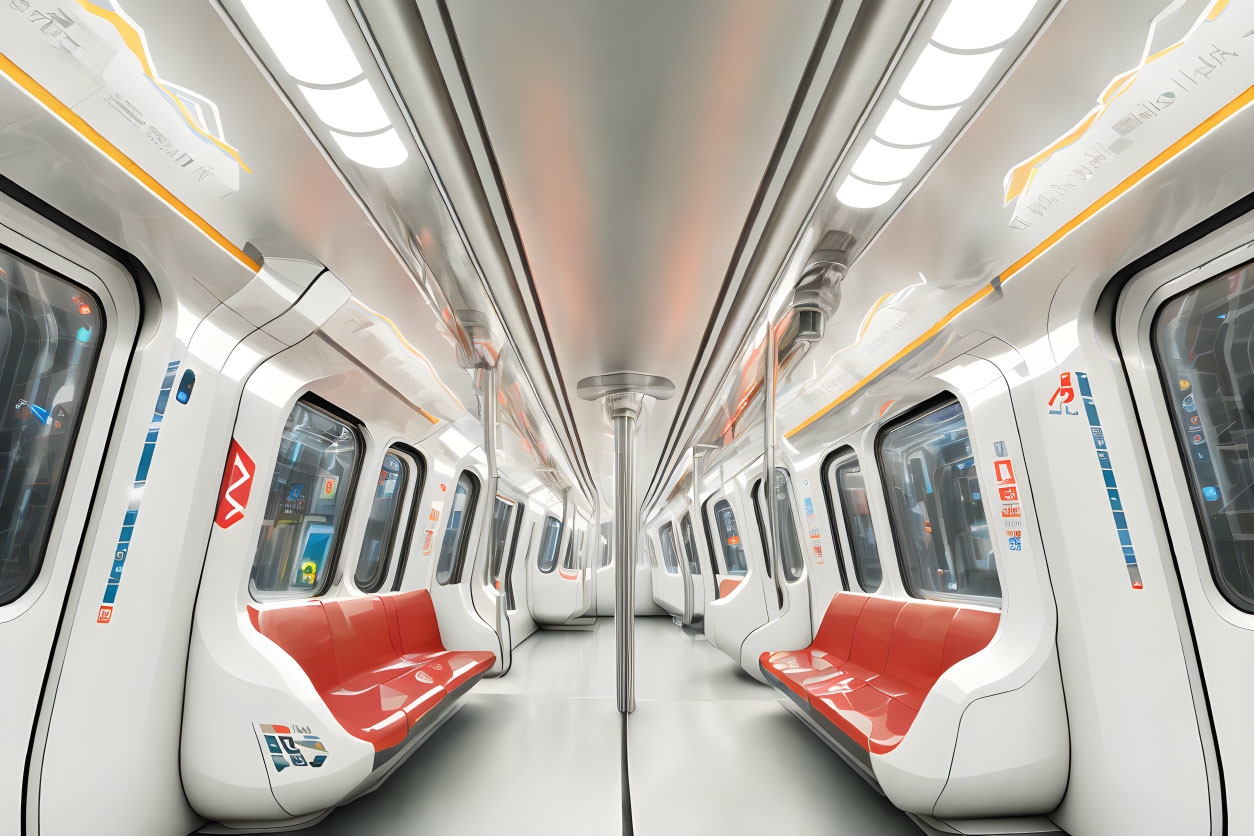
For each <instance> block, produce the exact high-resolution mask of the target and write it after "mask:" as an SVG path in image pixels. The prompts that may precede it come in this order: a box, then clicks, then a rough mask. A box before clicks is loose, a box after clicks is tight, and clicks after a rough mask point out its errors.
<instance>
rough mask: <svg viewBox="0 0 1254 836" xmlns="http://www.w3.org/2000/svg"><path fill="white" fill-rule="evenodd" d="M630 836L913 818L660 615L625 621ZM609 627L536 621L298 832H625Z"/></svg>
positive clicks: (879, 823)
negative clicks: (406, 746)
mask: <svg viewBox="0 0 1254 836" xmlns="http://www.w3.org/2000/svg"><path fill="white" fill-rule="evenodd" d="M636 689H637V691H636V694H637V701H638V704H637V709H636V712H635V713H634V714H632V716H631V720H630V722H629V724H628V752H629V755H630V762H631V767H630V771H631V794H632V810H633V814H634V821H635V832H636V834H637V836H670V834H679V833H693V834H703V833H720V834H741V833H745V834H753V833H775V832H789V831H790V830H791V829H794V828H795V829H797V830H798V831H799V832H816V831H821V832H824V833H832V834H849V835H850V836H853V834H858V836H862V835H863V834H876V836H896V834H902V836H907V834H908V836H917V835H918V833H919V830H918V829H917V828H916V827H915V826H914V825H913V824H911V823H910V821H909V819H907V818H906V817H905V816H904V815H903V814H901V813H900V812H898V811H896V810H895V809H893V808H892V806H891V805H889V804H888V802H887V801H885V800H884V799H883V798H881V797H880V796H878V795H877V794H876V793H875V791H874V790H872V789H871V788H870V787H869V786H867V785H866V783H865V782H863V781H862V779H861V778H859V777H858V776H857V775H855V774H854V773H853V772H852V771H851V770H850V769H849V768H848V767H847V766H845V765H844V763H842V762H841V761H840V759H839V758H837V757H836V756H835V755H834V754H832V753H831V752H830V751H829V750H828V749H827V748H826V747H825V746H824V745H823V744H822V743H821V742H820V741H819V740H818V739H817V738H815V737H814V736H813V735H812V734H811V733H810V732H809V731H808V730H806V729H805V727H803V726H802V725H801V723H800V721H798V720H797V719H796V718H794V717H792V716H791V715H790V714H789V713H788V712H787V710H785V709H784V708H783V706H782V705H780V704H779V703H778V701H777V700H776V699H775V696H776V695H775V692H773V691H772V690H771V689H770V688H767V687H766V686H764V685H760V684H759V683H757V682H755V681H754V680H753V679H751V678H750V677H748V676H747V675H745V674H743V673H742V672H741V671H739V669H737V668H736V667H735V666H734V665H733V664H732V663H731V661H730V660H728V659H727V657H726V656H724V655H723V654H721V653H719V652H718V651H717V650H715V649H714V648H713V647H710V646H709V645H708V644H707V643H706V642H705V641H703V640H702V639H699V638H694V637H692V636H689V635H686V634H685V633H683V632H682V631H680V630H679V628H677V627H675V626H674V624H672V623H671V622H670V621H669V620H668V619H663V618H642V619H639V620H637V622H636ZM619 737H620V727H619V717H618V713H617V711H616V710H615V705H614V627H613V624H612V622H611V621H610V620H609V619H603V620H601V621H599V622H598V623H597V624H596V626H595V627H593V628H591V629H588V630H579V631H568V630H563V631H547V630H546V631H543V632H541V633H539V634H537V635H536V636H534V637H532V638H530V639H528V640H527V641H526V642H524V643H523V644H522V646H520V647H519V648H518V649H517V650H516V651H515V654H514V666H513V670H512V671H511V672H510V674H509V675H508V676H506V677H505V678H504V679H497V680H484V681H482V682H481V683H480V684H479V685H477V686H476V687H475V689H474V690H473V691H472V692H471V693H470V694H469V695H468V696H467V697H466V699H465V707H464V708H462V710H461V711H460V712H458V713H457V714H456V715H455V716H454V717H453V718H452V719H451V720H449V721H448V723H447V724H446V725H445V726H444V727H443V728H442V729H440V730H439V731H438V732H436V734H435V735H434V736H433V737H432V738H431V739H430V740H428V741H427V742H426V744H424V745H423V747H422V748H421V749H419V750H418V751H417V752H416V753H415V754H414V756H413V757H411V758H410V759H409V761H408V762H407V763H405V764H404V765H403V766H401V767H400V768H399V769H398V770H397V771H396V772H395V773H393V775H392V776H391V778H389V779H388V781H387V782H385V783H384V784H383V786H382V787H380V788H379V789H378V790H376V791H375V792H374V793H372V794H370V795H368V796H366V797H365V798H362V799H359V800H358V801H356V802H354V803H352V804H350V805H348V806H347V807H343V808H341V809H339V810H336V811H335V812H334V813H332V814H331V815H330V816H329V817H328V818H327V819H326V820H325V821H323V822H322V823H320V824H318V825H317V826H315V827H313V828H310V829H308V830H306V831H303V832H304V833H309V834H314V835H315V836H340V835H341V834H343V836H347V834H363V833H368V834H378V836H394V834H395V835H396V836H399V834H418V833H440V832H449V833H464V834H554V836H565V834H570V836H609V834H618V833H621V832H622V824H621V821H622V819H621V801H620V796H619V792H620V785H621V784H620V761H619V757H620V753H619Z"/></svg>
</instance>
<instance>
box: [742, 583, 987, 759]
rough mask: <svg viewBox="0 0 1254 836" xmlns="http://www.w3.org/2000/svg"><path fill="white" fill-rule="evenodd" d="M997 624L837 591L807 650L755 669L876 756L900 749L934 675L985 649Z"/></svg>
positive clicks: (766, 659) (769, 659)
mask: <svg viewBox="0 0 1254 836" xmlns="http://www.w3.org/2000/svg"><path fill="white" fill-rule="evenodd" d="M998 621H999V615H998V614H997V613H995V612H988V611H985V610H974V609H967V608H962V607H953V606H948V605H945V604H936V603H930V602H924V601H910V602H906V601H899V600H893V599H890V598H876V597H874V596H869V595H859V594H856V593H851V592H841V593H838V594H837V595H836V596H835V597H834V598H832V602H831V604H830V605H828V608H827V613H826V614H825V615H824V616H823V622H822V624H820V625H819V629H818V632H817V633H816V634H815V636H814V641H813V642H811V644H810V646H809V647H806V648H803V649H802V650H785V651H777V652H774V653H772V652H767V653H763V654H762V656H761V657H760V659H759V666H760V667H761V670H762V673H763V674H764V675H765V676H766V679H767V681H768V682H770V683H771V684H772V685H774V686H775V687H776V688H778V689H779V690H781V691H783V692H784V693H785V694H786V695H788V696H789V697H790V698H791V699H792V700H793V701H794V702H797V703H798V704H800V705H801V706H802V707H803V708H808V709H810V711H809V712H808V713H809V714H810V716H815V715H817V716H818V717H819V718H821V719H822V720H824V721H826V723H827V724H829V725H830V726H832V727H834V728H835V729H838V730H839V731H840V732H841V733H842V735H843V736H844V737H846V738H848V739H849V740H850V741H852V742H853V743H855V744H857V745H858V746H859V747H860V748H861V749H863V750H864V751H866V752H870V753H875V754H884V753H886V752H889V751H891V750H892V749H894V748H895V747H896V746H897V745H898V744H899V743H901V741H902V739H903V738H904V737H905V735H906V732H908V731H909V730H910V726H911V724H912V723H913V722H914V718H915V716H916V715H917V714H918V712H919V709H920V708H921V707H922V706H923V700H924V699H925V698H926V697H927V695H928V692H929V691H931V690H932V686H933V685H935V684H936V681H937V680H938V679H939V678H940V676H941V674H943V673H944V672H945V671H947V670H949V668H951V667H952V666H953V665H955V664H957V663H958V662H960V661H962V660H963V659H965V658H967V657H968V656H971V655H972V654H974V653H976V652H978V651H979V650H982V649H983V648H984V647H985V646H987V645H988V643H989V642H990V641H992V638H993V634H994V633H996V632H997V624H998Z"/></svg>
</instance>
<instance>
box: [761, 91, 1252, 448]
mask: <svg viewBox="0 0 1254 836" xmlns="http://www.w3.org/2000/svg"><path fill="white" fill-rule="evenodd" d="M1251 102H1254V86H1251V87H1248V88H1246V89H1245V91H1244V92H1243V93H1241V95H1239V96H1237V97H1236V98H1235V99H1233V100H1232V101H1230V102H1228V104H1226V105H1224V106H1223V107H1221V108H1220V109H1219V110H1217V111H1215V112H1214V113H1212V114H1211V115H1210V116H1209V117H1207V118H1206V119H1205V120H1203V121H1202V122H1201V123H1200V124H1199V125H1197V127H1195V128H1193V129H1192V130H1191V131H1189V132H1188V133H1186V134H1185V135H1184V136H1182V137H1180V138H1179V139H1178V140H1176V141H1175V142H1173V143H1172V144H1171V145H1169V146H1167V148H1165V149H1164V150H1163V151H1162V152H1161V153H1159V154H1158V155H1157V156H1156V157H1154V158H1153V159H1152V160H1150V161H1149V162H1147V163H1146V164H1145V165H1143V166H1141V167H1140V168H1138V169H1137V170H1136V171H1134V172H1133V173H1132V174H1131V175H1130V176H1128V177H1127V178H1126V179H1124V180H1123V181H1122V182H1120V183H1119V184H1118V185H1117V186H1115V187H1114V188H1113V189H1111V190H1110V191H1108V192H1106V194H1104V195H1102V196H1101V197H1100V198H1098V199H1097V200H1096V201H1095V202H1094V203H1093V204H1092V205H1090V206H1089V207H1088V208H1087V209H1085V210H1084V211H1082V212H1081V213H1080V214H1078V215H1076V216H1075V217H1074V218H1072V219H1071V220H1069V221H1067V222H1066V223H1065V224H1063V225H1062V226H1061V227H1059V228H1058V229H1057V230H1056V231H1055V232H1054V233H1053V234H1051V235H1050V236H1048V237H1047V238H1046V239H1045V240H1044V241H1042V242H1041V243H1039V244H1037V245H1036V246H1035V247H1033V248H1032V249H1031V250H1029V251H1028V253H1027V254H1026V255H1025V256H1023V257H1022V258H1020V259H1019V260H1018V261H1016V262H1015V263H1014V264H1011V265H1010V266H1009V267H1007V268H1006V269H1005V270H1003V271H1002V272H1001V274H1000V275H999V276H998V277H997V280H998V281H999V282H1000V283H1001V284H1005V283H1007V282H1009V281H1010V280H1011V279H1013V278H1014V276H1015V275H1016V274H1017V273H1019V272H1020V271H1021V270H1023V268H1025V267H1027V266H1028V265H1029V264H1031V263H1032V262H1033V261H1035V260H1036V259H1037V258H1038V257H1040V255H1041V254H1042V253H1044V252H1045V251H1046V250H1048V249H1049V248H1050V247H1052V246H1054V244H1057V243H1058V242H1059V241H1061V240H1062V239H1063V238H1065V237H1066V236H1067V235H1069V234H1071V232H1072V231H1074V230H1075V229H1076V228H1077V227H1079V226H1080V224H1082V223H1084V222H1085V221H1087V220H1088V219H1089V218H1091V217H1093V216H1094V215H1096V214H1097V213H1098V212H1100V211H1101V210H1102V209H1104V208H1105V207H1106V206H1108V205H1110V204H1111V203H1113V202H1114V201H1115V200H1116V199H1118V198H1119V197H1120V196H1121V195H1123V194H1124V193H1125V192H1127V191H1128V190H1129V189H1131V188H1132V187H1133V186H1135V185H1136V184H1137V183H1140V182H1141V181H1142V180H1144V179H1145V178H1146V177H1148V176H1149V175H1151V174H1153V173H1154V172H1155V171H1157V170H1158V169H1160V168H1162V167H1163V166H1164V165H1165V164H1167V163H1168V162H1170V161H1171V160H1172V159H1173V158H1175V157H1176V156H1178V155H1179V154H1180V153H1181V152H1183V151H1184V150H1185V149H1187V148H1188V147H1189V146H1190V145H1192V144H1193V143H1195V142H1197V141H1198V140H1199V139H1201V138H1202V137H1203V136H1205V135H1206V134H1208V133H1209V132H1210V131H1211V130H1213V129H1214V128H1216V127H1217V126H1219V125H1220V124H1221V123H1223V122H1224V120H1226V119H1227V118H1228V117H1229V116H1232V115H1233V114H1235V113H1236V112H1237V111H1239V110H1241V109H1242V108H1243V107H1245V106H1246V105H1248V104H1250V103H1251ZM995 284H996V282H990V283H989V284H987V285H985V286H983V287H981V288H980V289H979V290H978V291H976V292H975V293H974V294H973V295H971V296H969V297H967V298H966V299H965V300H963V301H962V302H961V303H960V304H959V305H958V306H957V307H955V308H954V309H953V310H951V311H950V312H949V313H947V314H945V316H944V318H943V319H941V320H940V321H939V322H937V323H936V324H935V325H933V326H932V327H931V328H929V329H927V330H926V331H924V332H923V334H922V335H920V336H919V337H918V338H917V339H915V340H914V341H912V342H911V343H910V344H909V345H907V346H906V347H905V348H903V349H901V350H900V351H898V352H897V353H896V354H894V355H893V356H892V357H890V358H889V359H888V360H886V361H884V362H883V363H881V364H880V365H879V366H877V367H876V369H875V370H874V371H873V372H871V373H870V374H869V375H867V376H866V377H864V378H862V379H861V380H859V381H858V382H857V383H855V384H854V385H853V386H851V387H850V388H849V389H846V390H845V391H844V392H842V393H841V394H840V395H838V396H837V397H836V399H835V400H833V401H832V402H831V403H829V404H827V405H826V406H824V407H823V408H822V409H820V410H819V411H818V412H815V413H814V414H813V415H811V416H810V417H809V418H807V419H806V420H804V421H802V422H801V423H800V424H798V425H797V426H795V427H793V428H792V429H791V430H789V431H788V432H787V433H786V434H785V435H784V437H785V438H792V437H793V436H794V435H796V434H797V433H799V432H801V431H802V430H804V429H805V428H806V427H808V426H810V425H811V424H813V423H814V422H815V421H817V420H819V419H820V418H822V417H823V416H824V415H827V413H829V412H831V411H832V410H833V409H835V408H836V407H838V406H840V405H841V404H842V403H844V402H845V401H847V400H849V398H851V397H853V396H854V395H856V394H857V393H858V392H860V391H861V390H862V389H864V388H866V387H867V385H869V384H870V383H871V382H872V381H874V380H875V379H876V378H878V377H879V376H880V375H882V374H884V372H886V371H888V370H889V369H890V368H892V367H893V366H894V365H896V364H897V363H899V362H900V361H902V360H904V359H906V357H908V356H909V355H911V354H913V353H914V352H915V351H916V350H918V349H919V348H921V347H922V346H923V344H924V343H926V342H927V341H928V340H930V339H932V337H934V336H936V335H937V334H938V333H939V332H940V330H941V329H942V328H944V327H945V326H946V325H948V324H949V323H950V322H951V321H953V319H954V317H956V316H958V314H960V313H962V312H963V311H965V310H967V309H968V308H970V307H971V306H972V305H974V304H976V303H977V302H979V301H980V300H982V299H984V298H985V297H987V296H989V295H990V294H991V293H992V292H993V289H994V286H995Z"/></svg>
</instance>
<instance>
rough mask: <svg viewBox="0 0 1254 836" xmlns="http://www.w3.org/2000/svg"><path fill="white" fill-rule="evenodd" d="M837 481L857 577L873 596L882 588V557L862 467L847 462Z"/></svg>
mask: <svg viewBox="0 0 1254 836" xmlns="http://www.w3.org/2000/svg"><path fill="white" fill-rule="evenodd" d="M835 477H836V490H837V493H838V494H839V496H840V511H841V515H842V517H843V519H844V521H845V532H846V534H847V535H848V537H849V548H850V550H851V551H852V552H853V554H852V557H853V572H854V575H855V576H856V577H857V579H858V585H859V586H860V587H862V590H863V591H864V592H874V591H875V590H877V589H879V588H880V583H881V582H882V581H883V576H884V573H883V570H882V569H880V553H879V548H878V546H876V544H875V529H874V528H873V527H872V525H871V508H870V506H869V505H868V504H867V496H866V482H865V480H864V479H863V476H862V466H861V465H859V464H858V460H857V459H856V458H848V459H845V460H843V461H841V462H839V463H838V464H837V465H836V471H835Z"/></svg>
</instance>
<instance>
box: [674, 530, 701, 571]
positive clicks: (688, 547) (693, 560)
mask: <svg viewBox="0 0 1254 836" xmlns="http://www.w3.org/2000/svg"><path fill="white" fill-rule="evenodd" d="M679 536H680V539H682V540H683V541H684V554H685V555H687V556H688V572H689V573H690V574H691V575H692V576H693V577H694V578H695V577H696V576H697V575H700V574H701V561H700V560H698V559H697V538H696V537H695V536H694V535H693V533H692V517H691V516H689V515H688V514H684V516H683V518H682V519H681V520H680V521H679Z"/></svg>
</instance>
